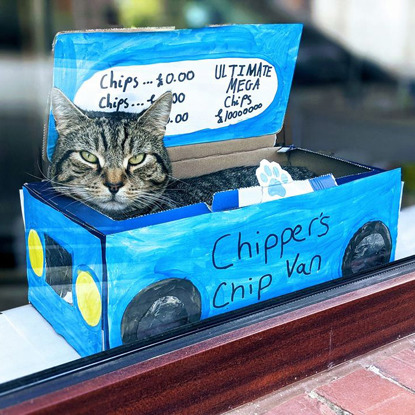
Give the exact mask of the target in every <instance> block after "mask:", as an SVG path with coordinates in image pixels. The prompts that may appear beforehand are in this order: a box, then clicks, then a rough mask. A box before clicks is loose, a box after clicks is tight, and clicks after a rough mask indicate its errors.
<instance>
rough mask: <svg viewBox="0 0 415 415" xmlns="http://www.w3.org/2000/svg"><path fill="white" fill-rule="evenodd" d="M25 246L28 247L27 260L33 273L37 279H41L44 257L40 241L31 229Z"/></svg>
mask: <svg viewBox="0 0 415 415" xmlns="http://www.w3.org/2000/svg"><path fill="white" fill-rule="evenodd" d="M27 245H28V247H29V260H30V265H31V267H32V269H33V272H34V273H35V274H36V275H37V276H38V277H41V276H42V275H43V260H44V257H45V255H44V252H43V245H42V241H41V240H40V237H39V234H38V233H37V232H36V231H35V230H34V229H31V230H30V232H29V237H28V241H27Z"/></svg>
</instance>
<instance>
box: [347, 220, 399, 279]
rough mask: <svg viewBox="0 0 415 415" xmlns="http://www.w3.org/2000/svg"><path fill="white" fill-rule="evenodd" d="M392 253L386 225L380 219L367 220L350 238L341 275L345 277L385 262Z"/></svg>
mask: <svg viewBox="0 0 415 415" xmlns="http://www.w3.org/2000/svg"><path fill="white" fill-rule="evenodd" d="M391 253H392V240H391V236H390V232H389V229H388V227H387V226H386V225H385V224H384V223H383V222H381V221H373V222H367V223H366V224H364V225H363V226H362V227H361V228H360V229H359V230H358V231H357V232H356V233H355V234H354V235H353V237H352V239H350V242H349V244H348V245H347V248H346V250H345V252H344V256H343V263H342V275H343V277H347V276H349V275H354V274H357V273H359V272H363V271H366V270H369V269H373V268H376V267H379V266H382V265H385V264H387V263H388V262H389V261H390V256H391Z"/></svg>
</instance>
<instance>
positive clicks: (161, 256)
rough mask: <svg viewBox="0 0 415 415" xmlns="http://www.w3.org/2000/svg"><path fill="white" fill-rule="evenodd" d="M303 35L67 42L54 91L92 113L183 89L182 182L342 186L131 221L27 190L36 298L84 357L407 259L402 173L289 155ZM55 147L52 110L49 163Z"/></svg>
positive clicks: (43, 187)
mask: <svg viewBox="0 0 415 415" xmlns="http://www.w3.org/2000/svg"><path fill="white" fill-rule="evenodd" d="M300 35H301V25H242V26H225V27H214V28H204V29H195V30H178V31H148V32H146V31H103V32H99V31H94V32H73V33H62V34H58V35H57V37H56V40H55V51H54V52H55V64H54V86H55V87H57V88H59V89H61V90H62V91H63V92H64V93H65V94H66V95H67V96H68V97H69V98H70V99H71V100H73V101H74V102H75V104H76V105H78V106H79V107H80V108H82V109H86V110H97V109H100V110H104V111H107V110H108V111H114V110H115V111H116V110H117V109H118V110H123V111H127V110H131V111H133V110H134V111H137V112H138V111H141V110H142V108H145V106H146V105H147V106H148V105H150V104H149V102H150V101H151V100H152V99H154V97H156V96H157V95H161V94H162V93H163V92H165V91H166V90H169V89H170V90H172V91H173V93H174V94H175V95H174V96H175V97H176V98H175V99H176V102H175V103H174V105H173V109H172V114H171V117H170V118H171V123H170V124H169V126H168V128H167V133H166V137H165V144H166V146H167V147H168V150H169V154H170V157H171V160H172V163H173V175H174V176H175V177H178V178H183V177H192V176H198V175H201V174H205V173H209V172H212V171H217V170H220V169H224V168H229V167H234V166H242V165H251V166H254V165H258V164H259V162H260V161H261V160H263V159H267V160H269V161H277V162H279V163H280V164H281V165H283V166H284V165H290V166H305V167H308V168H309V169H310V170H312V171H314V172H315V173H316V174H318V175H325V174H329V173H331V174H333V175H334V176H335V177H336V179H337V184H338V186H335V187H332V188H329V189H324V190H320V191H316V192H312V193H308V194H304V195H300V196H295V197H290V198H284V199H280V200H274V201H270V202H266V203H258V204H253V205H250V206H245V207H239V206H240V200H239V199H240V194H241V192H239V191H238V189H235V190H231V191H227V192H221V193H218V194H217V195H215V198H214V200H213V204H212V206H211V207H209V206H207V205H206V204H204V203H199V204H197V205H192V206H185V207H182V208H177V209H173V210H169V211H165V212H160V213H155V214H151V215H146V216H141V217H135V218H131V219H127V220H122V221H114V220H112V219H110V218H108V217H106V216H105V215H103V214H101V213H99V212H97V211H95V210H93V209H92V208H90V207H88V206H86V205H83V204H82V203H80V202H75V201H74V200H72V199H69V198H67V197H65V196H62V195H59V194H57V193H56V192H55V191H54V190H53V189H52V188H51V186H50V184H49V183H48V182H41V183H31V184H26V185H25V186H24V188H23V192H22V199H23V210H24V219H25V228H26V241H27V274H28V282H29V301H30V302H31V303H32V304H33V305H34V306H35V307H36V308H37V309H38V310H39V311H40V312H41V313H42V315H43V316H44V317H45V318H46V319H47V320H48V321H49V322H50V323H51V324H52V326H53V327H54V328H55V330H56V331H57V332H58V333H60V334H62V335H63V336H64V337H65V338H66V339H67V341H68V342H69V343H70V344H71V345H72V346H73V347H74V348H75V349H76V350H77V351H78V352H79V353H80V354H81V355H89V354H92V353H96V352H99V351H101V350H106V349H108V348H112V347H115V346H119V345H121V344H124V343H129V342H131V341H134V340H137V339H142V338H145V337H146V336H152V335H155V334H157V333H159V332H163V331H165V330H168V329H169V328H172V327H176V326H178V325H180V324H187V323H191V322H196V321H199V320H203V319H206V318H209V317H214V316H216V315H219V314H222V313H224V312H227V311H231V310H236V309H239V308H241V307H245V306H249V305H251V304H255V303H258V302H261V301H265V300H268V299H271V298H275V297H278V296H281V295H284V294H287V293H291V292H295V291H297V290H301V289H304V288H307V287H312V286H315V285H317V284H320V283H323V282H326V281H330V280H335V279H338V278H347V277H348V276H350V275H353V274H355V273H357V272H360V271H362V270H365V269H368V268H371V267H374V266H376V265H381V264H385V263H387V262H389V261H391V260H393V258H394V252H395V245H396V238H397V222H398V216H399V207H400V200H401V177H400V171H399V170H393V171H387V172H383V171H381V170H379V169H376V168H372V167H367V166H362V165H359V164H356V163H353V162H348V161H344V160H339V159H336V158H333V157H328V156H324V155H321V154H317V153H314V152H311V151H307V150H303V149H296V148H283V149H281V148H279V147H275V146H274V145H275V133H276V132H278V131H279V130H280V129H281V127H282V123H283V120H284V115H285V111H286V105H287V101H288V97H289V90H290V85H291V80H292V76H293V71H294V65H295V60H296V56H297V51H298V45H299V40H300ZM121 75H122V76H121ZM127 79H129V81H128V82H127V83H126V80H127ZM134 85H136V88H133V86H134ZM244 97H245V98H244ZM181 100H182V101H181ZM180 101H181V102H180ZM147 102H148V104H147ZM114 103H115V104H114ZM120 103H121V104H120ZM127 103H128V108H125V107H126V105H127ZM133 103H134V104H135V105H134V106H132V104H133ZM144 103H145V105H141V104H144ZM138 104H140V108H141V107H142V108H141V109H139V110H138V109H137V107H138ZM114 105H115V106H114ZM101 107H103V108H101ZM251 108H252V109H251ZM245 110H246V111H245ZM186 114H187V115H186ZM56 138H57V134H56V131H55V126H54V120H53V116H50V117H49V131H48V147H47V152H48V155H49V157H51V155H52V154H53V149H54V145H55V143H56Z"/></svg>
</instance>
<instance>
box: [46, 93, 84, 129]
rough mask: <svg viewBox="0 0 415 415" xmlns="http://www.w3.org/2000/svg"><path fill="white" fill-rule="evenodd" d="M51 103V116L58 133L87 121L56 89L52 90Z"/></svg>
mask: <svg viewBox="0 0 415 415" xmlns="http://www.w3.org/2000/svg"><path fill="white" fill-rule="evenodd" d="M51 102H52V114H53V118H54V119H55V123H56V129H57V130H58V131H64V130H65V129H68V128H70V127H71V126H74V125H79V123H81V122H85V121H87V120H89V118H88V117H87V116H86V115H85V114H84V113H83V112H82V111H81V110H80V109H79V108H78V107H76V106H75V105H74V104H73V103H72V102H71V101H70V100H69V99H68V98H67V97H66V95H65V94H64V93H63V92H62V91H61V90H59V89H57V88H53V89H52V92H51Z"/></svg>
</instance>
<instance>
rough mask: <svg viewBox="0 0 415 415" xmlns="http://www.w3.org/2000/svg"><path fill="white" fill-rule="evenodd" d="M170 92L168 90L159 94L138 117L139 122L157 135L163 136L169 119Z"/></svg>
mask: <svg viewBox="0 0 415 415" xmlns="http://www.w3.org/2000/svg"><path fill="white" fill-rule="evenodd" d="M172 99H173V97H172V93H171V92H170V91H168V92H165V93H164V94H163V95H161V96H160V97H159V98H158V99H157V100H156V101H155V102H154V103H153V104H152V105H151V106H150V107H149V108H148V109H147V110H146V111H145V112H144V114H143V115H141V117H140V118H139V123H140V124H141V125H142V126H143V127H144V128H146V129H148V130H150V131H152V132H153V133H154V134H155V135H157V136H162V137H163V136H164V133H165V132H166V125H167V123H168V121H169V117H170V111H171V105H172Z"/></svg>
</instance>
